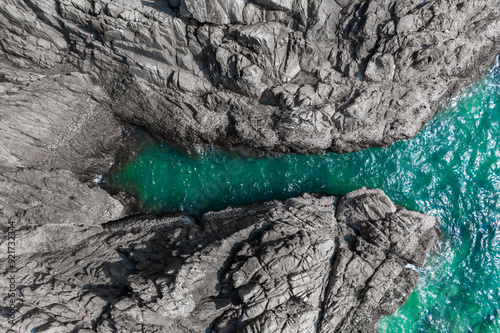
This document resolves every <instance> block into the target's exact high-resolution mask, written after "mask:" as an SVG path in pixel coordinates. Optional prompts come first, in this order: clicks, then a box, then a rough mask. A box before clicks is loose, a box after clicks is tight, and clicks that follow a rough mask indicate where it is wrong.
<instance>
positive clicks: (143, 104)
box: [0, 0, 500, 152]
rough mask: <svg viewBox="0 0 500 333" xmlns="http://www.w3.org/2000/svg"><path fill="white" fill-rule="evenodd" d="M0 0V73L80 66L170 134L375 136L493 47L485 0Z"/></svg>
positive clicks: (121, 111)
mask: <svg viewBox="0 0 500 333" xmlns="http://www.w3.org/2000/svg"><path fill="white" fill-rule="evenodd" d="M3 2H4V5H2V6H1V8H0V18H1V19H0V43H1V48H0V52H1V53H0V54H1V58H2V61H1V63H2V69H1V73H3V72H4V71H5V66H7V65H6V64H9V66H14V67H16V69H15V71H19V70H20V69H23V70H28V71H29V72H36V73H39V74H45V75H47V74H54V73H61V74H66V75H74V74H75V73H82V74H85V75H89V76H90V78H88V80H87V84H86V87H84V88H81V90H84V91H83V92H82V91H72V94H73V95H77V96H79V97H80V99H81V100H86V99H87V98H88V94H87V93H85V91H88V90H89V89H90V87H89V86H97V87H99V88H100V89H102V90H104V91H103V92H102V95H103V96H105V97H107V98H108V104H109V107H110V108H111V110H112V112H113V113H114V115H115V116H117V117H118V118H120V119H121V120H123V121H126V122H130V123H133V124H136V125H140V126H143V127H146V128H147V129H149V130H150V131H151V132H153V133H155V134H157V135H159V136H161V137H163V138H165V139H166V140H168V141H170V142H171V143H177V144H184V143H185V142H186V141H187V142H205V143H216V144H218V145H225V146H232V145H239V144H241V145H246V146H250V147H254V148H260V149H264V150H267V151H277V152H289V151H294V152H319V151H321V150H324V149H330V150H333V151H336V152H349V151H355V150H359V149H364V148H367V147H371V146H387V145H389V144H391V143H392V142H394V141H395V140H399V139H407V138H410V137H413V136H414V135H416V133H417V132H418V131H419V130H420V129H421V128H422V127H423V125H424V124H425V123H426V122H427V120H429V119H430V117H431V116H432V115H433V114H434V113H435V112H436V110H437V108H438V105H439V104H440V103H441V102H442V101H443V99H444V98H445V97H447V96H449V95H450V94H452V93H454V92H456V91H457V90H458V89H459V88H460V87H462V86H464V84H466V83H468V82H470V81H471V80H472V79H474V78H475V77H477V76H478V75H479V74H480V73H483V72H484V70H485V69H486V67H487V66H489V65H491V64H492V63H493V60H494V58H495V56H496V55H497V54H498V53H499V52H500V44H499V43H498V42H499V38H500V37H499V35H498V31H500V23H499V22H500V20H499V18H500V13H499V8H498V6H499V5H498V1H497V0H475V1H456V0H434V1H421V0H416V1H415V0H404V1H395V0H383V1H344V0H329V1H316V0H308V1H306V0H294V1H292V0H287V1H284V0H280V1H277V0H249V1H244V0H235V1H225V0H222V1H221V0H182V1H179V0H168V1H167V0H142V1H139V0H40V1H32V0H3ZM7 80H9V79H7ZM9 82H12V81H9ZM14 83H15V82H14ZM21 84H22V83H21ZM100 102H101V103H102V100H101V101H100Z"/></svg>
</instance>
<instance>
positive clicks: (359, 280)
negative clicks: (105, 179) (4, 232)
mask: <svg viewBox="0 0 500 333" xmlns="http://www.w3.org/2000/svg"><path fill="white" fill-rule="evenodd" d="M435 223H436V221H435V219H434V218H433V217H431V216H428V215H423V214H419V213H414V212H410V211H407V210H405V209H404V208H402V207H398V206H395V205H394V204H393V203H392V202H391V201H390V200H389V198H388V197H387V196H385V195H384V193H383V192H382V191H380V190H368V189H360V190H357V191H354V192H351V193H349V194H347V195H346V196H344V197H332V196H321V195H310V194H305V195H302V196H301V197H298V198H294V199H290V200H287V201H284V202H281V201H271V202H266V203H263V204H254V205H251V206H247V207H242V208H235V209H232V208H230V209H227V210H225V211H221V212H218V213H207V214H205V215H204V217H203V219H202V221H201V223H200V224H195V223H194V221H193V220H192V219H191V218H190V217H187V216H180V215H179V216H172V217H166V218H154V217H136V218H126V219H122V220H118V221H113V222H109V223H104V224H102V225H99V226H94V229H95V230H96V231H95V232H89V231H87V232H81V231H80V230H68V229H64V228H63V229H60V230H59V231H58V232H59V233H60V234H65V235H66V237H67V240H66V241H64V242H63V241H59V242H54V241H53V240H52V239H50V238H48V237H46V231H45V230H43V229H42V230H39V229H35V230H30V234H31V235H35V236H34V237H39V241H40V244H39V245H38V244H36V243H32V246H31V247H27V248H25V249H24V250H23V253H22V255H20V256H19V258H18V261H17V264H18V267H19V271H18V272H17V273H16V275H17V276H18V277H19V278H20V280H19V282H18V283H19V287H18V288H19V292H20V294H21V295H22V301H21V303H20V308H19V310H18V319H17V321H16V325H15V326H14V327H16V328H17V329H16V330H15V332H30V331H31V330H33V329H35V331H36V332H169V333H174V332H205V331H206V332H297V333H299V332H300V333H303V332H372V331H375V327H376V326H377V322H378V319H379V318H380V317H381V316H382V315H388V314H390V313H392V312H393V311H395V310H396V308H397V307H398V306H400V305H401V304H402V303H403V302H404V300H405V299H406V297H407V295H408V293H409V292H410V291H411V290H412V289H413V287H414V286H415V284H416V282H417V279H418V274H417V273H416V272H415V271H413V270H412V269H410V268H407V267H406V265H407V264H408V263H411V264H414V265H417V266H421V265H423V264H424V262H425V258H426V252H427V251H428V250H429V249H430V247H431V246H432V244H433V243H434V242H435V241H436V240H437V238H438V231H437V229H436V228H435ZM42 243H43V244H46V246H41V244H42ZM3 245H4V244H2V246H3ZM35 245H38V246H35ZM0 265H1V266H0V267H1V269H2V271H6V270H7V263H6V261H2V263H1V264H0ZM5 285H6V284H2V285H1V287H0V291H1V292H2V294H5V293H6V290H5V289H6V288H5V287H4V286H5ZM1 325H2V327H3V328H4V329H7V327H8V326H7V325H6V324H5V322H2V324H1Z"/></svg>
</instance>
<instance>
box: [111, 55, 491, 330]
mask: <svg viewBox="0 0 500 333" xmlns="http://www.w3.org/2000/svg"><path fill="white" fill-rule="evenodd" d="M499 125H500V68H499V66H498V61H497V63H496V64H495V66H493V67H492V69H491V70H490V71H489V72H488V73H487V74H486V75H485V76H484V78H483V79H482V80H481V81H480V82H478V83H476V84H474V85H472V86H471V87H469V88H468V89H467V90H466V91H465V92H463V93H462V94H461V95H460V96H458V97H456V98H455V99H453V100H451V101H450V103H449V105H448V106H447V107H445V108H444V109H443V110H442V111H441V112H439V113H438V114H437V115H436V116H435V117H434V119H432V120H431V121H430V122H429V123H428V124H427V126H426V127H425V128H424V129H423V131H422V132H421V133H420V134H419V135H418V136H417V137H415V138H414V139H412V140H408V141H400V142H398V143H396V144H394V145H393V146H391V147H389V148H385V149H381V148H373V149H368V150H365V151H361V152H357V153H351V154H343V155H338V154H333V153H328V154H325V155H286V156H282V157H278V158H272V157H261V158H251V157H248V156H244V155H242V154H239V153H237V152H232V151H220V150H215V149H206V150H203V151H202V152H200V153H198V154H189V155H188V154H184V153H181V152H180V151H179V150H177V149H175V148H172V147H170V146H168V145H166V144H163V143H160V142H157V141H154V140H150V139H149V140H144V143H143V145H142V148H141V149H140V151H139V152H138V153H137V154H135V155H134V156H132V157H131V159H130V160H129V161H128V162H125V163H122V164H120V165H118V167H116V168H115V169H114V170H112V171H111V172H110V174H108V175H107V176H106V177H105V178H104V181H103V182H104V184H105V185H106V186H108V187H111V188H115V189H122V190H125V191H128V192H130V193H133V194H134V195H135V196H136V197H137V198H138V199H139V200H140V202H141V208H142V209H143V210H145V211H153V212H156V213H158V212H160V213H161V212H170V211H185V212H188V213H192V214H195V215H199V214H201V213H203V212H206V211H208V210H219V209H222V208H225V207H227V206H235V205H244V204H248V203H251V202H255V201H264V200H268V199H284V198H288V197H292V196H295V195H298V194H300V193H302V192H326V193H329V194H344V193H347V192H349V191H351V190H354V189H356V188H359V187H361V186H367V187H376V188H381V189H382V190H384V191H385V193H386V194H387V195H388V196H389V197H390V198H391V199H392V200H393V201H395V202H396V203H398V204H401V205H404V206H405V207H407V208H409V209H413V210H417V211H421V212H427V213H431V214H434V215H436V216H437V217H438V218H439V220H440V222H441V224H442V225H441V226H442V230H443V238H442V241H441V247H440V250H438V251H436V252H434V253H432V254H431V255H430V257H429V259H428V261H427V265H426V266H425V267H424V268H422V269H419V272H420V282H419V284H418V286H417V288H416V289H415V291H414V292H413V293H412V294H411V295H410V297H409V299H408V301H407V302H406V303H405V305H404V306H402V307H401V308H400V309H399V310H398V311H397V312H396V313H395V314H394V315H392V316H388V317H385V318H383V319H382V320H381V322H380V332H500V313H499V305H498V302H499V300H500V200H499V196H500V148H499V134H500V131H499Z"/></svg>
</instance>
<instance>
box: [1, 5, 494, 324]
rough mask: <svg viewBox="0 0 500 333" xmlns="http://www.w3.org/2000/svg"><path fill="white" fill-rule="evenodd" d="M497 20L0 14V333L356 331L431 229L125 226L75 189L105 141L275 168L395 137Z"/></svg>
mask: <svg viewBox="0 0 500 333" xmlns="http://www.w3.org/2000/svg"><path fill="white" fill-rule="evenodd" d="M495 5H497V3H496V1H486V0H483V1H467V2H457V1H451V0H450V1H439V0H437V1H424V2H420V1H397V2H396V1H377V2H376V1H353V2H347V1H322V2H321V1H313V0H310V1H299V0H295V1H291V0H290V1H284V0H280V1H275V0H259V1H257V0H255V1H215V0H214V1H212V0H196V1H195V0H184V1H176V0H171V1H159V0H158V1H155V0H143V1H128V0H127V1H120V0H115V1H110V0H109V1H101V0H92V1H90V0H89V1H86V0H71V1H70V0H56V1H50V0H40V1H31V0H23V1H21V0H3V2H2V4H1V5H0V46H1V47H0V99H1V100H0V128H1V131H0V229H1V230H2V231H4V233H3V234H2V238H1V243H0V249H1V250H0V257H1V258H2V263H1V264H0V267H1V270H2V274H1V277H0V281H1V283H0V293H1V295H2V297H1V298H0V299H1V303H0V305H1V313H2V315H3V316H4V317H6V318H7V317H8V316H9V314H10V313H11V312H10V311H11V309H12V308H14V309H15V313H16V316H15V317H14V319H13V322H12V323H9V321H7V319H5V320H3V321H2V322H1V323H0V325H1V328H2V330H5V331H7V330H9V329H11V330H12V331H14V332H27V331H28V332H29V331H33V332H35V331H36V332H78V331H80V332H85V331H98V332H109V331H114V332H136V331H137V332H199V331H203V330H204V329H207V328H208V329H210V330H212V331H216V332H233V331H237V332H308V331H321V332H333V331H339V332H353V331H359V332H369V331H371V330H373V329H374V327H375V326H376V323H377V321H378V318H379V317H380V316H382V315H385V314H389V313H391V312H392V311H394V310H395V309H396V308H397V307H398V306H399V305H400V304H401V303H402V302H403V301H404V299H405V298H406V297H407V295H408V293H409V292H410V290H411V289H412V288H413V286H414V285H415V283H416V279H417V274H416V273H415V272H414V271H412V270H411V269H408V268H406V264H407V263H411V264H414V265H422V264H423V262H424V259H425V253H426V252H427V251H428V249H429V248H430V247H431V245H432V244H433V243H434V242H435V240H436V238H437V234H438V232H437V231H436V229H434V227H433V226H434V223H435V220H434V219H433V218H431V217H428V216H424V215H421V214H417V213H412V212H409V211H406V210H405V209H403V208H401V207H397V206H395V205H393V204H392V203H391V202H390V200H389V199H388V198H387V197H386V196H385V195H384V194H383V193H381V192H380V191H377V190H367V189H362V190H359V191H356V192H353V193H351V194H349V195H347V196H345V197H342V198H337V197H326V196H316V195H304V196H302V197H299V198H295V199H291V200H288V201H286V202H268V203H263V204H255V205H253V206H250V207H244V208H239V209H229V210H226V211H223V212H219V213H209V214H206V215H205V216H204V218H203V220H202V221H201V222H200V223H199V224H196V223H195V222H194V221H193V220H192V219H191V218H190V217H187V216H173V217H165V218H154V217H134V218H131V217H127V218H126V217H125V215H126V210H127V207H126V205H124V204H123V203H122V202H120V201H118V200H116V199H115V198H113V197H111V196H110V195H109V194H108V193H106V192H105V191H103V190H101V189H100V188H98V187H97V186H96V185H95V184H93V183H92V182H91V180H92V179H93V178H94V177H95V176H96V175H98V174H102V173H103V172H105V170H106V169H107V168H108V167H109V165H110V163H112V161H113V158H114V155H115V153H116V150H117V149H118V147H119V146H120V142H121V136H122V129H121V126H120V122H128V123H132V124H134V125H139V126H143V127H146V128H147V129H149V130H150V131H152V132H153V133H155V134H157V135H159V136H161V137H162V138H164V139H165V140H167V141H169V142H171V143H175V144H184V143H186V142H187V143H197V142H205V143H215V144H218V145H225V146H236V145H244V146H249V147H253V148H258V149H263V150H266V151H277V152H289V151H299V152H317V151H320V150H322V149H331V150H334V151H337V152H347V151H353V150H358V149H362V148H366V147H368V146H381V145H382V146H383V145H388V144H390V143H392V142H393V141H394V140H397V139H401V138H408V137H411V136H413V135H415V134H416V133H417V131H418V130H419V129H420V128H421V127H422V126H423V124H424V123H425V122H426V121H427V120H428V119H429V118H430V117H431V116H432V114H433V113H434V112H435V111H436V110H437V105H438V103H439V102H440V101H441V100H442V99H443V98H444V97H445V96H447V95H448V94H450V93H452V92H455V91H456V90H457V89H459V88H460V87H461V86H463V85H464V84H465V83H466V82H469V81H470V80H471V79H472V78H474V77H475V76H476V75H477V74H478V73H480V72H481V71H482V70H483V69H484V68H485V67H486V66H487V65H489V64H490V62H492V60H493V58H494V56H495V55H496V53H498V52H499V51H500V50H499V44H498V34H497V33H496V32H497V31H498V30H499V26H498V24H499V23H498V22H499V20H498V16H499V13H498V8H495V7H494V6H495ZM9 232H12V233H9ZM13 234H14V235H15V251H14V252H15V253H14V254H15V260H13V266H12V267H11V262H10V261H9V260H8V259H9V255H12V254H11V247H12V246H11V245H10V242H12V238H11V235H13ZM11 277H13V278H12V279H11ZM11 285H12V286H14V288H13V289H12V291H11ZM11 294H13V295H15V298H13V297H6V296H7V295H11ZM12 300H14V302H12V303H11V301H12ZM12 304H14V306H12Z"/></svg>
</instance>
